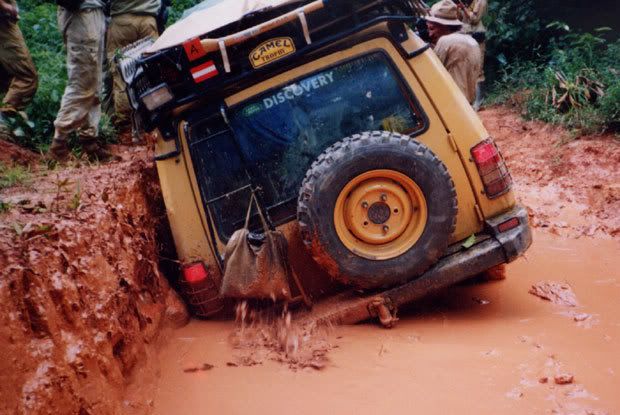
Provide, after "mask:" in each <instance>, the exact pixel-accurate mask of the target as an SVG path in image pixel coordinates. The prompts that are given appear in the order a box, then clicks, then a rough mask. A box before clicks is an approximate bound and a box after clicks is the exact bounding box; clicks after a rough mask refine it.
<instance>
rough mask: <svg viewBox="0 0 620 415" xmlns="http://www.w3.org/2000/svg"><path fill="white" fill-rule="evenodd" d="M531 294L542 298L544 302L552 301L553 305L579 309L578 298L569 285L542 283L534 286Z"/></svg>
mask: <svg viewBox="0 0 620 415" xmlns="http://www.w3.org/2000/svg"><path fill="white" fill-rule="evenodd" d="M529 293H530V294H532V295H535V296H536V297H540V298H542V299H543V300H547V301H551V302H552V303H553V304H558V305H563V306H567V307H577V306H578V305H579V304H578V303H577V297H576V296H575V293H574V292H573V290H572V288H571V287H570V285H568V284H564V283H559V282H553V281H542V282H537V283H536V284H534V285H532V287H531V288H530V291H529Z"/></svg>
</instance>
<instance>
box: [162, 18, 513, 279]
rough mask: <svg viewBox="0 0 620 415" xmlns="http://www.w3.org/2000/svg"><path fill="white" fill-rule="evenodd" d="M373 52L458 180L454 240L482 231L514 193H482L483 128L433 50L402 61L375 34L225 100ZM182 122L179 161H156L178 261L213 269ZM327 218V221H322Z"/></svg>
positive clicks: (165, 146) (412, 46)
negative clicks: (395, 74) (386, 63)
mask: <svg viewBox="0 0 620 415" xmlns="http://www.w3.org/2000/svg"><path fill="white" fill-rule="evenodd" d="M376 30H378V31H379V32H381V30H382V27H381V26H378V27H377V28H376ZM367 32H368V31H367ZM367 32H366V33H365V34H364V35H365V36H367V34H368V33H367ZM423 45H424V44H423V42H422V41H421V40H420V39H419V38H417V36H415V35H414V34H413V33H410V37H409V40H408V41H406V42H405V43H403V47H405V48H406V49H408V50H409V51H413V50H416V49H418V48H420V47H422V46H423ZM378 50H381V51H383V52H385V53H386V54H388V55H389V56H390V58H391V60H392V61H393V63H394V65H395V67H396V68H397V69H398V71H399V72H400V75H401V76H402V79H404V80H405V82H406V83H407V84H408V85H409V87H410V89H411V90H412V91H413V93H414V95H415V96H416V98H417V100H418V102H419V106H420V108H421V109H422V110H423V111H424V113H425V114H426V116H427V118H428V129H427V130H426V131H425V132H424V133H423V134H421V135H419V136H417V137H415V138H416V140H418V141H420V142H422V143H424V144H425V145H426V146H428V147H429V148H430V149H431V150H432V151H433V152H434V153H435V154H436V155H437V156H438V157H439V158H440V159H441V160H442V161H443V163H444V164H445V165H446V167H447V168H448V171H449V173H450V175H451V177H452V179H453V181H454V183H455V187H456V193H457V199H458V216H457V225H456V230H455V232H454V234H453V235H452V237H451V242H458V241H461V240H463V239H465V238H467V237H468V236H470V235H472V234H474V233H477V232H480V231H481V230H482V227H483V220H484V218H488V217H493V216H495V215H497V214H499V213H502V212H504V211H506V210H508V209H509V208H510V207H512V206H514V204H515V199H514V196H513V194H512V192H509V193H507V194H506V195H504V196H501V197H499V198H497V199H494V200H489V199H488V198H487V197H486V196H484V194H483V191H484V187H483V184H482V182H481V180H480V178H479V175H478V171H477V168H476V166H475V164H474V163H473V162H472V161H471V160H470V150H471V148H472V147H474V146H475V145H476V144H477V143H479V142H480V141H481V140H483V139H486V138H487V137H488V134H487V131H486V130H485V128H484V126H483V125H482V123H481V121H480V120H479V118H478V116H477V115H476V113H475V112H474V111H473V109H472V108H471V106H470V105H469V103H468V102H467V100H466V99H465V97H464V96H463V95H462V93H461V92H460V90H459V89H458V87H457V86H456V84H455V83H454V82H453V81H452V79H451V77H450V75H449V74H448V72H447V71H446V70H445V69H444V68H443V65H442V64H441V62H440V61H439V60H438V59H437V57H436V56H435V54H434V53H433V52H432V51H427V52H425V53H423V54H421V55H419V56H416V57H414V58H412V59H410V60H409V61H407V60H406V59H405V58H404V57H403V55H401V53H400V52H399V51H398V49H397V48H396V47H395V46H394V45H393V44H392V42H391V41H390V40H388V39H387V38H386V37H375V38H373V39H370V40H365V41H360V43H358V44H356V45H355V46H352V47H349V48H346V49H344V50H341V51H338V52H335V53H332V54H329V55H327V56H323V57H319V58H317V59H315V60H313V61H312V62H310V63H307V64H304V65H301V66H299V67H297V68H294V69H292V70H289V71H287V72H284V73H282V74H279V75H277V76H274V77H272V78H270V79H269V80H267V81H264V82H261V83H258V84H256V85H253V86H251V87H249V88H247V89H246V90H243V91H241V92H239V93H237V94H235V95H233V96H230V97H228V98H227V99H226V100H225V101H226V104H227V105H228V106H233V105H236V104H238V103H240V102H242V101H245V100H247V99H249V98H252V97H254V96H256V95H259V94H261V93H262V92H264V91H266V90H268V89H270V88H273V87H276V86H279V85H283V84H286V83H288V82H290V81H291V80H293V79H296V78H299V77H302V76H304V75H307V74H309V73H312V72H315V71H318V70H320V69H322V68H326V67H329V66H332V65H334V64H337V63H338V62H341V61H346V60H349V59H351V58H353V57H356V56H361V55H364V54H368V53H371V52H375V51H378ZM318 53H320V51H319V52H318ZM200 105H202V104H201V103H199V102H198V103H196V104H193V105H192V106H190V107H186V108H187V109H192V108H196V107H199V106H200ZM184 109H185V108H184ZM176 114H178V111H177V112H176ZM183 124H184V123H181V127H180V128H179V138H180V142H181V154H180V155H179V156H178V157H177V158H176V159H171V160H167V161H163V162H159V163H158V172H159V176H160V180H161V184H162V189H163V194H164V199H165V202H166V206H167V208H168V215H169V218H170V223H171V227H172V230H173V235H174V238H175V242H176V245H177V251H178V254H179V258H180V260H181V262H183V263H187V262H191V261H193V260H196V259H201V260H204V261H205V262H206V263H207V264H208V265H209V266H210V268H211V269H213V270H217V269H219V265H218V261H217V260H216V258H215V251H214V249H213V248H214V245H216V246H217V248H218V251H219V252H223V248H224V245H223V243H222V242H221V241H220V240H219V239H218V237H217V236H216V237H215V239H216V240H215V241H212V240H211V237H210V233H209V232H208V227H207V226H206V224H207V216H206V215H207V212H205V209H204V207H203V203H202V200H201V198H200V193H199V187H198V183H197V180H196V176H195V173H194V168H193V165H192V161H191V157H190V156H189V148H188V145H187V139H186V137H185V134H184V129H183ZM343 138H344V137H343ZM171 145H172V146H173V147H174V144H173V143H172V144H171V143H166V142H164V141H163V140H162V139H161V137H160V140H159V142H158V144H157V151H158V153H159V154H161V153H166V152H168V151H170V150H171V148H170V146H171ZM330 219H331V218H327V217H326V220H330ZM281 228H282V229H283V230H284V231H285V233H287V234H291V232H293V233H294V232H295V231H296V227H295V226H292V224H290V223H289V224H287V225H284V226H282V227H281ZM296 239H298V238H296ZM304 261H305V259H303V260H300V262H301V263H303V264H304V265H303V268H307V267H309V265H308V263H307V262H304ZM292 262H294V261H292ZM313 268H315V267H313Z"/></svg>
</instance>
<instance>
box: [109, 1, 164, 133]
mask: <svg viewBox="0 0 620 415" xmlns="http://www.w3.org/2000/svg"><path fill="white" fill-rule="evenodd" d="M161 10H162V3H161V0H112V3H111V6H110V15H111V16H112V21H111V23H110V28H109V30H108V39H107V54H108V61H109V62H110V65H111V68H112V76H113V78H114V88H113V92H112V94H113V99H114V117H113V120H114V124H115V125H116V127H117V128H118V129H119V131H120V132H121V133H122V132H128V131H129V129H130V127H131V107H130V105H129V100H128V99H127V92H126V85H125V82H124V81H123V78H122V76H121V74H120V71H119V70H118V68H117V66H116V62H115V59H114V57H115V55H116V54H117V53H118V51H119V50H120V49H122V48H124V47H125V46H128V45H130V44H132V43H134V42H136V41H138V40H140V39H143V38H145V37H151V38H153V39H156V38H157V37H158V36H159V32H158V30H157V16H158V14H159V13H160V11H161Z"/></svg>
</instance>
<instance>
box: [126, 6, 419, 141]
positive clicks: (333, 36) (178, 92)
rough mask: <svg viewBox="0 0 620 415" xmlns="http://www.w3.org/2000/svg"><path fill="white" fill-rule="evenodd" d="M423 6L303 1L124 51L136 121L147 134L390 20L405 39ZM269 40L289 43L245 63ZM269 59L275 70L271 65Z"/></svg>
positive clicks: (390, 24)
mask: <svg viewBox="0 0 620 415" xmlns="http://www.w3.org/2000/svg"><path fill="white" fill-rule="evenodd" d="M296 4H297V5H298V3H296ZM424 7H425V6H424V4H423V3H422V2H421V1H420V0H314V1H308V2H307V3H306V4H304V5H302V6H300V7H294V8H292V7H290V5H288V7H286V6H282V7H280V8H278V9H276V10H273V9H267V10H265V11H264V12H257V13H254V14H253V15H252V16H251V17H250V18H248V19H247V20H248V21H244V22H243V23H244V25H246V27H245V28H243V29H242V30H240V31H238V30H235V28H234V27H232V26H231V25H229V26H226V27H222V28H219V29H218V30H216V31H214V32H212V33H208V34H206V35H204V37H201V38H194V39H190V40H187V41H185V42H184V43H182V44H180V45H177V46H174V47H171V48H167V49H164V50H161V51H157V52H155V53H151V54H149V53H150V52H152V48H153V47H152V45H147V46H145V43H139V44H136V45H135V46H134V47H132V48H129V49H128V50H126V51H124V55H123V58H124V57H126V56H129V57H130V58H128V59H123V58H121V60H120V61H119V63H122V66H121V67H122V68H123V67H124V68H125V69H124V70H123V69H121V70H122V72H123V77H124V79H125V81H126V83H127V85H128V95H129V98H130V102H131V104H132V107H133V108H134V110H135V113H136V115H137V120H138V122H139V124H141V125H142V127H143V128H145V129H146V130H147V131H150V130H153V129H154V128H155V127H156V126H158V125H159V124H161V123H162V122H163V121H164V120H166V119H167V118H168V117H165V114H167V113H168V112H169V111H170V110H172V109H174V108H176V107H178V106H180V105H185V104H188V103H191V102H193V101H195V100H197V99H200V98H201V97H204V96H209V97H211V99H218V98H217V96H219V95H220V94H221V92H222V91H223V90H229V92H230V89H237V90H239V89H242V88H244V87H247V83H248V81H251V82H260V81H261V80H262V79H265V78H267V77H269V76H273V75H274V74H276V73H277V72H282V71H284V70H287V69H288V68H290V67H292V66H294V65H295V64H298V63H299V62H300V60H302V59H303V57H304V56H306V55H308V54H309V53H311V52H312V51H314V50H317V49H320V48H323V47H325V46H327V45H329V44H331V43H334V42H337V41H339V40H341V39H344V38H346V37H348V36H351V35H353V34H355V33H357V32H360V31H362V30H365V29H366V28H368V27H371V26H374V25H377V24H379V23H388V26H389V27H390V30H391V31H392V30H393V31H394V33H392V35H393V37H394V38H395V39H396V40H400V41H402V40H404V39H406V33H405V28H406V27H405V25H404V23H415V20H416V19H417V18H418V17H419V16H420V15H422V14H423V10H424ZM274 39H280V40H282V39H285V40H287V41H290V43H291V44H290V45H287V44H286V41H285V40H282V42H284V43H283V44H282V45H280V46H281V47H280V49H279V51H278V53H279V55H278V56H276V59H273V60H268V61H267V62H266V63H265V62H252V59H248V57H249V56H250V57H251V56H252V53H253V52H255V51H257V50H259V51H260V48H261V46H262V47H266V46H265V44H267V42H269V41H273V40H274ZM398 43H399V42H398ZM145 51H146V53H145ZM140 55H142V57H141V58H137V59H136V58H134V57H135V56H140ZM275 61H277V62H278V65H272V63H273V62H275ZM146 96H154V97H155V98H156V99H155V100H151V105H150V108H147V106H146V105H145V103H144V100H145V97H146ZM220 99H221V98H220ZM152 102H155V104H153V103H152ZM172 135H173V133H171V134H170V136H171V137H172Z"/></svg>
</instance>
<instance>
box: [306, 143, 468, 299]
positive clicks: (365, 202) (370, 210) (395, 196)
mask: <svg viewBox="0 0 620 415" xmlns="http://www.w3.org/2000/svg"><path fill="white" fill-rule="evenodd" d="M297 214H298V220H299V224H300V229H301V234H302V239H303V241H304V243H305V244H306V246H307V247H308V248H309V249H310V252H311V254H312V256H313V258H314V260H315V261H316V262H317V263H318V264H319V265H321V266H322V267H323V268H324V269H326V270H327V271H328V272H329V274H330V275H331V276H332V277H334V278H335V279H337V280H338V281H340V282H342V283H345V284H349V285H353V286H356V287H359V288H380V287H388V286H393V285H396V284H401V283H404V282H406V281H408V280H411V279H413V278H414V277H416V276H419V275H421V274H422V273H423V272H424V271H426V270H427V269H428V268H430V266H431V265H433V264H434V263H435V262H436V261H437V260H438V259H439V258H440V257H441V256H442V255H443V254H444V252H445V251H446V249H447V247H448V241H449V239H450V236H451V235H452V233H453V232H454V229H455V226H456V214H457V199H456V191H455V188H454V182H453V181H452V178H451V177H450V174H449V173H448V170H447V168H446V166H445V165H444V164H443V163H442V162H441V160H439V158H438V157H437V156H436V155H435V154H434V153H433V152H432V151H431V150H430V149H429V148H428V147H426V146H425V145H424V144H422V143H420V142H418V141H416V140H414V139H412V138H410V137H408V136H405V135H401V134H397V133H390V132H368V133H363V134H359V135H354V136H352V137H349V138H346V139H344V140H342V141H340V142H338V143H336V144H335V145H333V146H332V147H330V148H329V149H328V150H327V151H325V152H324V153H323V154H322V155H321V156H320V157H319V158H318V160H317V161H316V162H315V163H314V164H313V165H312V167H311V168H310V170H309V171H308V173H307V175H306V178H305V180H304V182H303V184H302V188H301V191H300V196H299V205H298V211H297Z"/></svg>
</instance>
